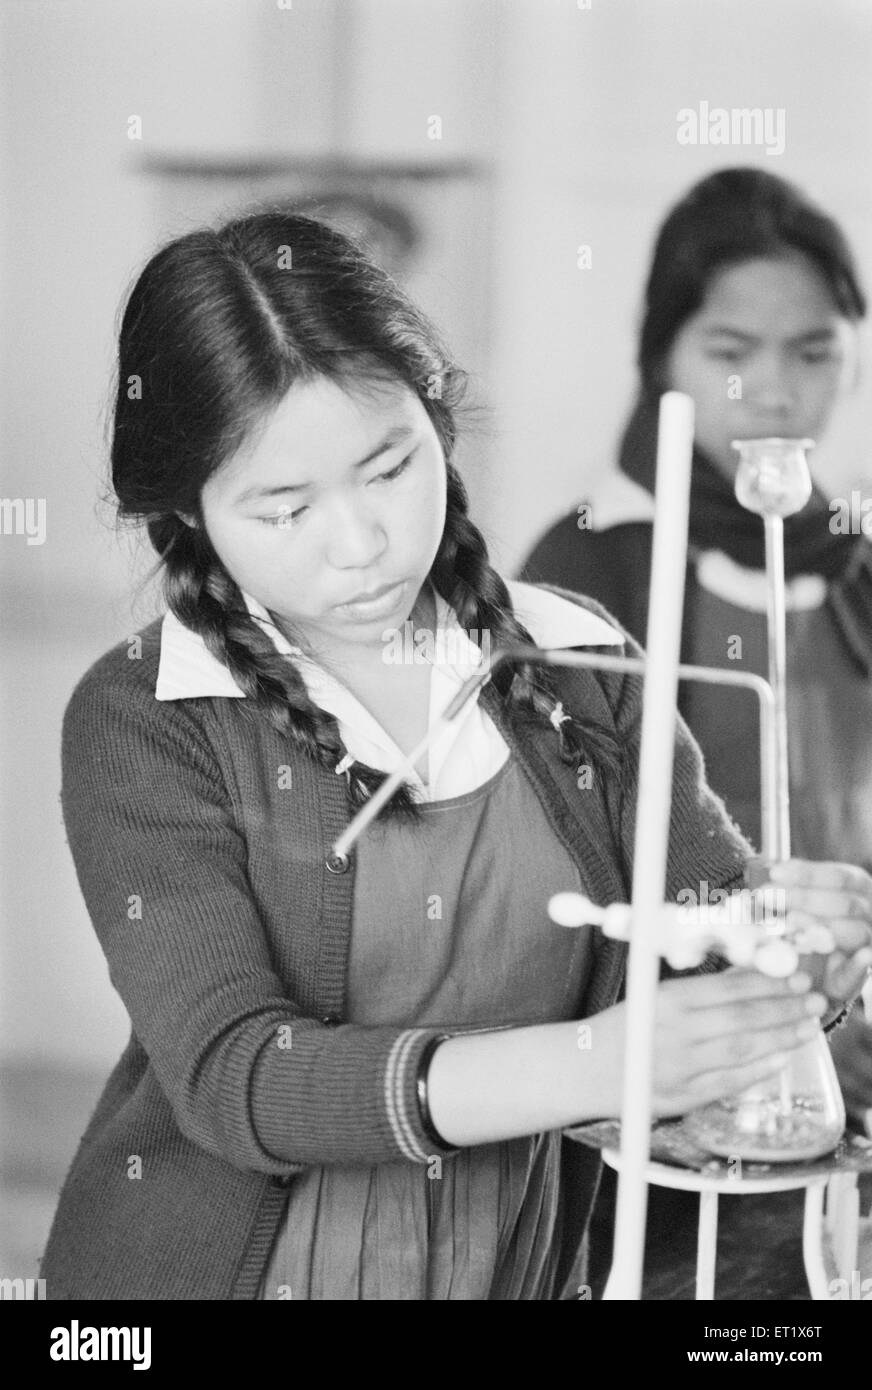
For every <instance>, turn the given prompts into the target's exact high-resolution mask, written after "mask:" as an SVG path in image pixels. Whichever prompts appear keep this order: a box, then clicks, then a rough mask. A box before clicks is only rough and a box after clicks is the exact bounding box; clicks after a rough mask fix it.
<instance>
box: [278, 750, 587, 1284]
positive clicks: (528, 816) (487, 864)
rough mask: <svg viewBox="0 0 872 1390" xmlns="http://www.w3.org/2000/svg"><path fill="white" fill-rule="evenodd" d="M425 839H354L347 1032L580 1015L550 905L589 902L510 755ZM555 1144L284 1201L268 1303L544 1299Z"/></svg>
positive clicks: (435, 1162)
mask: <svg viewBox="0 0 872 1390" xmlns="http://www.w3.org/2000/svg"><path fill="white" fill-rule="evenodd" d="M420 809H421V820H420V823H419V824H417V825H416V824H402V823H401V822H399V821H396V820H388V821H386V822H384V823H381V822H378V821H377V822H375V824H374V825H373V826H371V827H370V830H369V832H368V834H367V835H365V836H362V837H361V839H360V840H359V841H358V845H357V849H356V855H357V869H356V873H355V884H354V904H353V930H352V942H351V953H350V963H349V976H348V1008H347V1018H348V1020H349V1021H350V1022H353V1023H357V1024H363V1025H366V1024H373V1025H378V1024H382V1025H383V1024H393V1025H396V1026H416V1025H426V1026H428V1027H432V1026H445V1027H446V1028H447V1029H451V1028H455V1029H457V1030H458V1031H460V1030H462V1029H463V1028H464V1027H474V1026H482V1025H494V1024H510V1023H541V1022H548V1021H558V1020H567V1019H571V1018H573V1017H575V1016H576V1010H577V1003H578V1000H579V998H580V996H581V991H582V987H583V984H584V982H585V979H586V977H587V974H588V971H589V968H590V964H591V950H592V942H591V932H590V929H589V928H587V927H584V928H581V929H579V930H573V929H567V928H564V927H558V926H556V925H555V924H554V923H553V922H551V921H550V919H549V917H548V913H547V903H548V899H549V897H550V896H551V894H552V893H555V892H557V891H560V890H564V889H578V890H580V891H585V885H584V884H583V883H582V882H581V878H580V875H579V872H578V869H577V867H576V865H575V864H574V863H573V862H572V860H571V859H570V858H569V855H568V854H567V852H566V851H565V849H564V848H563V846H562V845H561V844H560V842H559V840H558V839H557V837H556V836H555V835H554V833H553V831H552V830H551V827H550V825H549V823H548V820H547V818H546V815H545V812H544V810H543V808H542V806H541V805H540V803H539V800H538V798H537V796H536V794H535V792H534V790H533V788H532V786H531V785H530V783H529V781H528V779H527V778H526V776H525V775H524V772H523V770H522V768H521V767H520V766H519V765H518V764H517V762H516V761H515V759H514V758H513V757H512V756H511V754H509V756H508V758H507V760H506V761H505V762H504V763H503V765H502V766H501V767H500V768H499V770H498V771H497V772H496V773H495V774H493V775H492V776H491V777H490V778H489V779H488V780H487V781H486V782H485V783H484V784H483V785H482V786H480V787H478V788H476V789H475V790H473V791H469V792H466V793H464V794H462V795H459V796H453V797H451V798H449V799H446V800H441V801H429V802H423V803H422V804H421V808H420ZM560 1149H561V1143H560V1133H559V1131H554V1132H550V1133H545V1134H537V1135H534V1136H531V1137H528V1138H520V1139H513V1140H510V1141H507V1142H500V1143H493V1144H483V1145H479V1146H476V1147H473V1148H464V1149H461V1150H459V1151H458V1152H457V1153H456V1154H455V1155H453V1156H451V1157H443V1158H441V1159H439V1158H437V1157H435V1156H434V1158H433V1159H432V1160H431V1161H430V1163H429V1164H427V1165H425V1164H422V1163H412V1162H407V1161H405V1160H398V1161H396V1162H390V1163H382V1164H378V1165H375V1166H369V1165H363V1166H360V1167H357V1166H354V1167H351V1166H325V1167H320V1168H309V1169H307V1170H306V1171H305V1172H303V1173H301V1174H300V1175H299V1176H298V1177H297V1178H296V1179H295V1180H294V1182H293V1184H292V1186H291V1187H290V1189H289V1192H290V1195H289V1201H288V1207H287V1212H286V1216H285V1219H284V1221H283V1224H282V1226H281V1228H280V1230H279V1233H278V1236H277V1239H276V1241H275V1244H274V1248H273V1250H272V1253H271V1256H270V1260H269V1263H268V1265H267V1268H266V1270H265V1272H264V1277H263V1281H262V1285H261V1289H260V1293H259V1297H260V1298H261V1299H287V1298H291V1299H346V1300H349V1299H390V1300H394V1299H549V1298H552V1297H555V1296H557V1295H556V1292H555V1288H554V1282H555V1270H556V1266H557V1262H558V1258H559V1256H560V1253H561V1251H560V1229H561V1221H560V1214H561V1173H560Z"/></svg>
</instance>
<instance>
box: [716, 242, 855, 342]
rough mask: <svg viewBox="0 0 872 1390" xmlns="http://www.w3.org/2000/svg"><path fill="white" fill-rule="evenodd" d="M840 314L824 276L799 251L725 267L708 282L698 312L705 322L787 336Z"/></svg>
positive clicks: (809, 329)
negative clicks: (752, 327) (738, 324)
mask: <svg viewBox="0 0 872 1390" xmlns="http://www.w3.org/2000/svg"><path fill="white" fill-rule="evenodd" d="M839 317H840V315H839V313H838V310H837V308H836V305H835V303H834V302H833V297H832V294H831V293H830V290H829V287H828V286H827V283H826V281H825V280H824V277H823V276H822V275H821V273H820V271H819V270H818V269H817V267H816V266H815V265H814V263H813V262H812V261H810V260H808V258H807V257H805V256H803V255H801V254H800V253H796V254H792V255H784V256H779V257H777V258H776V257H771V258H768V257H767V258H763V257H760V258H757V259H754V260H747V261H739V262H737V263H736V264H734V265H727V266H723V267H721V268H720V269H719V270H717V271H716V272H715V273H714V275H713V276H712V277H711V279H710V280H709V283H708V285H707V287H706V293H705V298H704V300H703V303H702V305H701V307H700V310H699V314H698V318H699V320H700V321H702V322H705V323H706V325H709V324H712V323H715V322H717V323H720V322H723V323H724V326H729V325H730V324H731V323H732V322H734V321H736V322H738V321H741V322H744V323H749V324H755V325H757V326H758V327H759V328H760V329H761V331H763V330H766V331H769V332H772V331H779V332H784V333H786V334H787V335H788V336H789V334H791V333H794V332H797V331H802V330H803V328H807V330H808V331H809V332H811V331H813V330H814V329H816V328H820V327H823V326H827V325H828V324H832V323H833V321H834V320H836V319H837V318H839Z"/></svg>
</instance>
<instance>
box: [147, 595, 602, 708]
mask: <svg viewBox="0 0 872 1390" xmlns="http://www.w3.org/2000/svg"><path fill="white" fill-rule="evenodd" d="M506 587H507V589H508V591H509V594H510V596H511V599H512V605H513V607H514V610H515V614H516V616H517V618H518V620H519V622H521V623H523V625H524V627H525V628H526V629H527V631H528V632H529V633H530V636H531V637H532V638H533V641H534V642H536V643H537V645H538V646H540V647H553V648H565V647H599V646H618V645H620V644H622V643H623V640H624V639H623V637H622V636H621V634H620V633H619V632H618V631H617V629H616V628H614V627H612V626H611V624H609V623H607V622H606V621H605V619H603V618H600V617H598V616H597V615H596V614H595V613H591V612H590V611H589V610H588V609H586V608H581V607H579V605H577V604H575V603H572V602H571V601H570V600H569V599H565V598H561V597H560V595H559V594H554V593H551V592H549V591H548V590H547V589H541V588H538V587H537V586H536V585H533V584H523V583H521V582H520V581H519V580H508V581H506ZM242 596H243V599H244V600H245V605H246V607H247V609H248V611H249V613H250V614H251V616H252V617H253V618H254V619H255V621H256V622H259V623H260V624H261V626H262V627H263V629H264V631H265V632H267V633H268V634H269V636H270V637H271V638H272V641H273V643H274V644H275V647H276V650H277V651H278V652H280V653H281V654H282V655H283V656H287V657H289V658H291V657H293V659H294V660H296V661H297V663H298V664H299V667H300V671H301V674H302V675H303V677H304V679H305V682H306V686H307V688H308V690H309V693H310V695H311V697H312V698H313V699H314V700H315V702H316V703H318V691H319V690H322V691H326V689H327V688H328V686H333V685H334V684H335V682H334V681H333V678H332V677H330V676H328V674H327V672H326V671H324V669H323V667H321V666H319V665H318V664H317V663H316V662H314V661H312V660H311V659H310V658H308V657H306V656H304V655H303V653H302V652H301V650H300V648H299V647H295V646H294V645H293V644H292V643H291V642H289V641H288V639H287V637H286V636H285V634H284V633H283V632H282V631H281V629H280V628H278V627H277V626H276V624H275V623H274V622H273V620H272V618H271V617H270V615H269V612H268V610H267V609H266V608H265V607H264V606H263V604H262V603H260V602H259V601H258V600H257V599H255V598H253V597H252V595H251V594H247V593H246V592H245V591H244V590H243V591H242ZM436 610H437V626H438V629H439V633H438V634H437V640H436V642H435V643H434V651H433V655H435V656H436V658H437V661H439V660H440V657H441V658H442V659H443V660H444V662H445V663H447V666H448V667H449V669H450V670H452V671H453V672H455V673H456V676H457V678H458V679H459V680H462V679H465V678H466V676H468V675H470V674H471V673H472V671H473V669H474V668H475V667H476V666H478V665H479V663H480V661H481V659H482V653H481V647H480V646H479V645H478V644H477V643H475V642H473V641H472V640H471V639H470V638H469V637H468V636H467V634H466V632H465V631H464V629H463V628H462V627H461V626H460V624H459V622H458V621H457V617H456V614H455V613H454V610H453V609H452V608H451V607H450V606H449V605H448V604H447V603H446V602H445V600H444V599H443V598H442V596H441V595H440V594H436ZM441 634H445V637H446V638H447V637H448V636H449V635H450V637H451V641H450V642H446V644H445V646H444V648H443V649H441V650H440V644H439V636H440V635H441ZM154 693H155V699H157V700H185V699H194V698H197V697H200V696H207V695H218V696H229V697H232V698H233V697H235V698H239V697H242V698H245V691H244V690H242V689H241V687H240V686H239V685H237V683H236V681H235V680H234V679H233V676H232V675H231V674H230V671H229V669H228V668H227V666H225V665H224V663H223V662H222V661H219V660H218V658H217V657H215V656H213V655H212V653H211V652H210V651H209V649H208V647H207V646H206V643H205V642H204V640H203V638H202V637H201V636H200V634H199V633H197V632H194V631H193V629H192V628H189V627H186V626H185V624H184V623H182V622H180V621H179V619H178V618H177V617H176V615H175V614H174V613H173V612H172V611H169V610H168V611H167V613H166V614H165V616H164V619H163V623H162V625H161V639H160V660H159V663H158V673H157V682H156V685H155V692H154Z"/></svg>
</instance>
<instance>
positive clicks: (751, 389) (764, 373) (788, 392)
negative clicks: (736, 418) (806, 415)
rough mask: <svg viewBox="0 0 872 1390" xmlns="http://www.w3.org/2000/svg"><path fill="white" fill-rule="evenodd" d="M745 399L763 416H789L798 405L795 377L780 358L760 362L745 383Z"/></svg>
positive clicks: (787, 364) (788, 366)
mask: <svg viewBox="0 0 872 1390" xmlns="http://www.w3.org/2000/svg"><path fill="white" fill-rule="evenodd" d="M745 399H746V401H748V402H749V403H750V404H751V405H752V406H753V407H755V408H756V409H757V410H758V411H760V413H761V414H764V413H765V414H770V415H776V416H778V415H781V414H784V415H786V414H788V413H789V412H790V411H791V410H792V409H793V408H794V406H795V405H796V401H797V391H796V380H795V375H794V373H793V372H792V371H791V368H790V365H789V363H786V362H784V361H783V360H782V359H781V358H780V357H778V358H769V359H767V360H765V361H763V362H760V363H759V364H758V366H757V367H756V368H755V370H754V371H752V372H751V373H750V380H747V379H746V381H745Z"/></svg>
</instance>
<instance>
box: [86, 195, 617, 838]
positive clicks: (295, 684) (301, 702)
mask: <svg viewBox="0 0 872 1390" xmlns="http://www.w3.org/2000/svg"><path fill="white" fill-rule="evenodd" d="M117 370H118V381H117V390H116V400H115V412H114V424H113V434H112V445H111V472H112V485H113V488H114V492H115V494H116V497H117V511H118V517H119V519H120V520H131V521H135V522H142V521H144V522H145V525H146V527H147V532H148V536H149V538H150V540H151V543H152V545H153V546H154V549H155V550H156V551H157V554H158V556H159V561H158V565H157V568H158V569H162V570H163V586H164V595H165V598H166V602H167V606H168V607H169V608H170V609H171V610H172V611H173V612H174V613H175V615H176V616H177V617H178V618H179V620H180V621H181V622H183V623H184V624H186V625H187V626H188V627H190V628H192V629H193V630H194V631H196V632H198V633H199V634H200V635H201V636H202V637H203V640H204V641H205V643H206V645H207V647H208V649H209V650H210V651H211V652H212V654H213V655H214V656H215V657H217V658H218V659H219V660H220V661H222V662H223V663H224V664H225V665H226V666H227V667H228V669H229V670H230V672H231V674H232V675H233V677H234V679H235V680H236V681H237V683H238V684H239V685H240V686H241V688H242V689H243V690H245V692H246V694H247V695H248V696H249V697H251V698H250V699H246V700H242V701H238V702H235V704H236V705H237V707H239V706H242V707H243V708H242V710H241V713H242V715H243V716H244V717H246V718H247V717H251V716H252V714H255V713H256V714H257V715H258V716H260V717H262V714H263V713H264V712H265V713H266V714H267V716H268V717H269V719H270V720H271V721H272V723H273V724H274V725H275V727H276V728H277V729H279V731H280V732H282V733H283V734H286V735H288V736H289V737H291V738H292V739H293V740H294V741H295V742H296V743H297V745H298V746H299V747H301V748H302V749H303V750H304V751H305V752H306V753H307V754H309V755H310V756H312V757H314V758H317V759H318V760H319V761H321V762H322V763H323V764H324V765H325V766H328V767H330V768H335V766H336V764H337V763H338V762H339V761H340V760H341V759H342V758H343V756H344V754H345V749H344V747H343V745H342V741H341V739H340V735H339V731H338V726H337V722H336V720H335V718H334V716H333V715H331V714H329V713H328V712H327V711H325V710H322V709H320V708H319V707H318V706H316V705H315V704H314V703H313V702H312V701H311V700H310V698H309V696H308V693H307V690H306V687H305V683H304V682H303V680H302V677H301V676H300V674H299V673H298V671H297V669H296V667H295V665H294V663H293V662H289V661H287V660H286V659H285V658H284V657H282V656H280V655H279V653H278V652H277V651H276V649H275V647H274V646H273V643H272V641H271V639H270V638H269V637H268V636H267V635H266V634H265V633H264V632H263V630H262V629H261V627H260V626H259V625H258V624H257V623H256V622H255V621H254V619H253V618H252V617H251V615H250V614H249V612H248V609H247V607H246V606H245V603H244V600H243V598H242V594H241V592H240V589H239V587H238V585H237V584H236V582H235V580H234V579H233V577H232V576H231V575H230V574H229V573H228V572H227V570H226V569H225V568H224V566H223V565H222V563H221V561H220V559H219V557H218V555H217V554H216V552H215V550H214V548H213V547H212V545H211V542H210V540H209V537H208V534H207V532H206V528H205V525H204V523H203V514H202V509H201V502H200V498H201V493H202V489H203V487H204V485H205V483H206V482H207V481H208V480H209V478H211V477H212V475H213V474H214V473H215V472H216V471H217V470H218V469H219V468H221V466H222V465H223V464H224V463H225V462H226V461H227V460H228V459H229V458H231V457H232V456H233V454H234V453H235V452H236V451H237V450H238V449H239V448H240V447H241V446H242V445H243V444H244V443H246V442H247V441H248V440H249V439H250V438H252V437H253V436H254V435H255V434H256V432H257V430H258V428H259V427H260V426H261V425H262V424H263V423H264V422H265V420H266V419H267V418H268V417H269V415H270V413H271V412H272V411H273V410H274V409H275V408H276V407H277V406H278V405H279V403H280V402H281V401H282V399H283V398H284V397H285V395H286V394H287V392H288V391H289V390H290V389H291V387H293V386H294V385H296V384H299V383H307V382H311V381H314V380H317V379H319V378H328V379H329V380H331V381H333V382H336V383H337V384H338V385H340V386H341V387H343V388H344V389H346V390H348V391H350V392H354V391H363V390H367V389H368V388H369V387H372V386H377V385H378V384H379V383H385V382H391V383H394V384H396V383H401V384H403V385H404V386H405V387H407V388H408V389H409V390H410V391H414V392H415V393H416V395H417V397H418V399H419V400H420V402H421V404H422V405H423V407H424V409H425V410H426V412H427V414H428V416H429V418H430V420H431V422H432V424H433V427H434V429H435V432H436V434H437V436H438V438H439V442H440V445H441V447H442V451H443V455H444V458H445V465H446V470H447V512H446V521H445V527H444V531H443V535H442V538H441V542H440V545H439V549H438V552H437V555H436V558H435V560H434V563H433V567H432V570H431V574H430V578H431V580H432V582H433V584H434V586H435V588H436V589H437V591H438V592H439V593H440V594H441V595H442V597H443V598H444V599H445V600H446V601H447V602H448V603H449V604H450V605H451V607H452V608H453V609H454V610H455V612H456V614H457V617H458V620H459V622H460V624H461V625H462V626H463V627H464V628H465V629H466V630H467V632H468V633H469V634H470V635H471V636H472V637H473V640H478V639H479V637H480V635H481V634H482V633H487V634H488V641H489V642H490V643H492V644H493V646H494V647H495V648H498V647H499V646H502V645H510V644H513V643H516V642H529V641H531V638H530V635H529V633H528V632H527V631H526V629H525V628H524V627H523V626H522V625H521V624H520V623H519V622H518V620H517V619H516V618H515V616H514V613H513V610H512V603H511V598H510V596H509V592H508V590H507V588H506V585H505V583H504V582H503V580H502V579H501V578H500V576H499V575H498V574H497V572H496V571H495V570H494V569H493V568H492V566H491V565H490V563H489V560H488V551H487V547H486V544H485V541H484V539H483V537H482V535H481V533H480V532H479V530H478V529H477V528H476V527H475V526H474V525H473V523H472V521H471V520H470V518H469V515H468V503H467V495H466V491H465V488H464V485H463V482H462V479H461V478H460V475H459V473H458V472H457V470H456V468H455V467H454V464H453V462H452V459H453V454H454V447H455V442H456V438H457V413H458V410H459V407H460V404H461V401H462V399H463V395H464V392H465V388H466V375H465V373H464V372H463V371H462V370H461V369H460V368H459V367H458V366H457V365H456V364H455V363H454V362H453V361H452V360H451V359H450V356H449V354H448V352H447V350H446V348H445V346H444V344H443V343H442V341H441V339H440V337H439V335H438V334H437V332H436V330H435V329H434V327H433V325H432V324H431V323H430V322H429V320H428V319H427V318H426V317H425V316H424V315H423V314H422V313H421V311H420V310H419V309H418V308H417V307H416V306H415V305H414V304H413V303H412V302H411V300H410V299H409V298H408V297H407V295H406V294H405V293H404V291H403V290H402V289H401V288H400V286H399V285H398V284H397V283H396V282H395V281H394V280H393V279H392V278H391V276H390V275H388V274H387V273H386V272H385V271H384V270H382V269H381V268H380V267H379V266H377V265H376V264H374V262H373V261H372V260H370V259H369V258H368V257H367V255H366V254H365V253H364V251H363V250H362V248H361V247H360V246H359V245H358V244H357V243H356V242H355V241H353V240H352V239H351V238H349V237H348V236H346V235H344V234H343V233H342V232H340V231H339V230H337V229H336V228H335V227H332V226H330V225H328V224H327V223H325V222H322V221H317V220H315V219H313V218H309V217H305V216H301V215H299V214H294V213H289V212H287V211H285V210H282V209H280V208H271V209H266V210H261V211H258V212H252V213H248V214H246V215H244V216H241V217H237V218H234V219H233V220H231V221H229V222H227V223H226V224H224V225H223V226H220V227H218V228H217V229H211V228H206V229H202V230H198V231H193V232H190V233H188V234H187V235H184V236H182V237H179V238H177V239H175V240H173V241H171V242H169V243H168V244H167V245H165V246H164V247H162V248H161V249H160V250H159V251H158V252H157V253H156V254H155V255H154V256H153V257H152V258H151V259H150V260H149V262H148V263H147V264H146V266H145V268H144V269H143V270H142V272H141V274H140V275H139V277H138V279H137V280H136V283H135V284H134V286H133V289H132V291H131V293H130V296H129V298H128V301H127V304H126V306H125V309H124V312H123V316H122V321H121V328H120V334H119V351H118V368H117ZM180 514H181V515H180ZM182 515H186V516H191V517H193V518H194V519H195V520H196V522H197V525H196V526H189V525H188V524H187V523H186V522H185V521H184V520H182ZM494 683H495V685H496V687H497V689H498V690H500V693H501V694H502V695H503V696H504V697H505V699H506V703H507V706H508V707H509V708H510V709H513V710H517V711H521V710H525V711H527V712H528V714H530V715H532V717H533V718H535V719H537V720H540V721H543V722H544V721H547V720H548V718H549V716H550V715H551V713H552V712H553V709H554V704H555V698H556V697H555V688H554V685H553V681H552V677H551V672H550V671H549V670H548V669H547V668H545V667H530V666H526V665H525V666H522V667H520V668H518V669H517V671H515V672H513V671H512V670H510V669H509V668H503V670H502V672H501V673H499V675H496V676H495V678H494ZM581 729H582V726H581V725H580V724H577V723H576V721H575V720H573V719H568V720H565V721H564V722H562V723H561V724H560V726H559V738H560V750H561V756H563V757H564V759H565V761H567V762H575V763H576V764H577V763H579V762H581V761H584V760H587V761H588V762H591V761H605V762H606V763H609V764H610V765H611V766H613V767H617V766H618V764H619V761H620V753H619V750H618V749H617V747H616V745H615V744H614V740H612V739H611V738H610V736H609V735H608V734H607V733H606V731H605V730H603V729H601V728H600V727H599V726H596V725H592V724H586V725H585V726H584V729H585V741H584V747H583V746H582V742H581V741H580V736H581ZM585 750H586V751H585ZM383 776H384V774H383V773H381V772H379V771H378V770H376V769H372V768H368V767H366V766H363V765H361V764H360V763H354V764H353V766H352V770H351V773H349V776H348V778H347V785H348V788H349V797H350V800H351V802H352V805H353V806H357V805H360V804H361V803H362V802H363V801H364V800H365V799H366V798H367V797H368V796H369V795H370V793H371V791H372V790H373V789H374V787H376V786H377V785H378V784H379V783H380V782H381V781H382V780H383ZM414 807H415V803H414V800H413V798H412V797H411V796H410V794H409V790H408V788H407V787H405V786H404V787H401V788H400V789H399V791H398V792H397V793H396V794H395V796H394V798H393V800H392V801H391V802H390V803H389V806H388V808H386V810H387V811H389V812H393V811H403V812H407V813H409V814H411V815H414Z"/></svg>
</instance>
